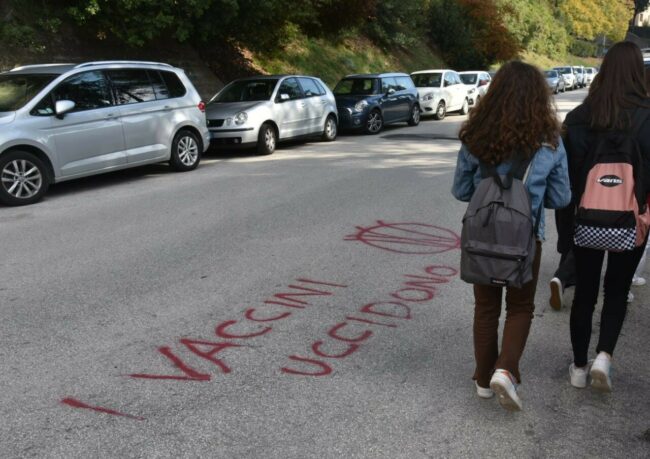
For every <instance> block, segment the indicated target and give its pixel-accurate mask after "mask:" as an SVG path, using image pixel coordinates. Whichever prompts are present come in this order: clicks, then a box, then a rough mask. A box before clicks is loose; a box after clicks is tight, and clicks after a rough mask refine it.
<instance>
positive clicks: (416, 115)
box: [408, 104, 420, 126]
mask: <svg viewBox="0 0 650 459" xmlns="http://www.w3.org/2000/svg"><path fill="white" fill-rule="evenodd" d="M408 123H409V126H417V125H418V124H420V106H419V105H418V104H413V108H412V109H411V117H410V118H409V121H408Z"/></svg>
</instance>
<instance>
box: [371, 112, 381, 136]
mask: <svg viewBox="0 0 650 459" xmlns="http://www.w3.org/2000/svg"><path fill="white" fill-rule="evenodd" d="M381 125H382V121H381V114H380V113H379V112H372V113H371V114H370V116H369V117H368V131H370V132H372V133H373V134H374V133H377V132H379V131H380V130H381Z"/></svg>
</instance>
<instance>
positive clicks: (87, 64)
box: [75, 61, 173, 69]
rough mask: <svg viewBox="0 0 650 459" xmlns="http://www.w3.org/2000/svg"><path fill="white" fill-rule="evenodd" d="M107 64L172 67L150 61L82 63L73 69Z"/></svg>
mask: <svg viewBox="0 0 650 459" xmlns="http://www.w3.org/2000/svg"><path fill="white" fill-rule="evenodd" d="M109 64H136V65H142V64H145V65H162V66H164V67H173V66H172V65H170V64H166V63H164V62H150V61H92V62H84V63H83V64H79V65H77V66H76V67H75V68H76V69H78V68H82V67H91V66H93V65H109Z"/></svg>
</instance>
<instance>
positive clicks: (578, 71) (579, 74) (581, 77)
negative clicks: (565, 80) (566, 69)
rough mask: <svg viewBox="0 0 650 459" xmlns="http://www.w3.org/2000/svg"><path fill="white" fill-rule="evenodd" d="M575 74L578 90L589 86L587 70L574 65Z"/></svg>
mask: <svg viewBox="0 0 650 459" xmlns="http://www.w3.org/2000/svg"><path fill="white" fill-rule="evenodd" d="M573 73H575V75H576V81H577V87H578V88H584V87H585V86H587V83H586V82H585V68H584V67H583V66H582V65H574V66H573Z"/></svg>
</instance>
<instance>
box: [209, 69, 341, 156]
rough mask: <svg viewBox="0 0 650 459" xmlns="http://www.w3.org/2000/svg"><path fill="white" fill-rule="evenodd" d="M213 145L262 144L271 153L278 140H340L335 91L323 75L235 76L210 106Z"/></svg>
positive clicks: (262, 149)
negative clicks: (319, 138)
mask: <svg viewBox="0 0 650 459" xmlns="http://www.w3.org/2000/svg"><path fill="white" fill-rule="evenodd" d="M206 114H207V115H206V116H207V119H208V128H209V129H210V136H211V139H212V145H215V146H217V147H218V146H229V147H239V148H256V150H257V153H258V154H260V155H270V154H271V153H273V152H274V151H275V149H276V147H277V144H278V142H282V141H284V140H289V139H299V138H307V137H317V136H318V137H321V138H322V139H323V140H325V141H333V140H335V139H336V135H337V131H338V129H337V126H338V115H337V111H336V102H335V100H334V95H333V94H332V92H331V91H330V90H329V88H328V87H327V85H325V83H323V82H322V81H321V80H320V79H318V78H315V77H311V76H302V75H271V76H258V77H251V78H242V79H239V80H235V81H233V82H231V83H230V84H228V85H227V86H225V87H224V88H223V89H222V90H221V91H219V92H218V93H217V94H216V95H215V96H214V97H213V98H212V99H211V100H210V102H209V103H208V106H207V108H206Z"/></svg>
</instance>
